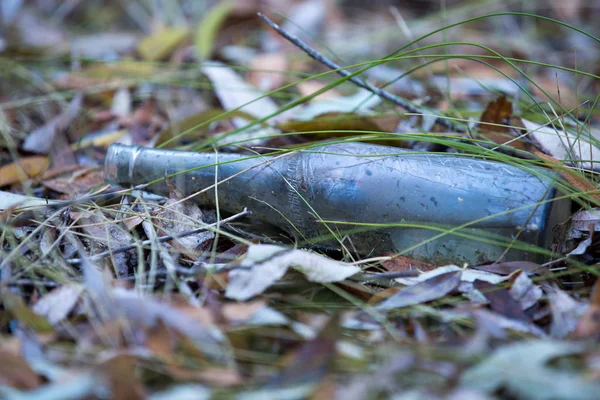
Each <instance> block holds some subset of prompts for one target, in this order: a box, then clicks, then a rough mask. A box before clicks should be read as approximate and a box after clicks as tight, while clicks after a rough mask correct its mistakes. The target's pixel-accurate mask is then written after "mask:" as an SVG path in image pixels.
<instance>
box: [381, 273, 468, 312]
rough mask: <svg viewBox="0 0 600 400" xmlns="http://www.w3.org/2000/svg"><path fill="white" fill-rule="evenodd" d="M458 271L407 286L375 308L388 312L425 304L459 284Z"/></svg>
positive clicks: (444, 294)
mask: <svg viewBox="0 0 600 400" xmlns="http://www.w3.org/2000/svg"><path fill="white" fill-rule="evenodd" d="M460 277H461V272H460V271H451V272H446V273H444V274H441V275H437V276H434V277H433V278H431V279H428V280H426V281H423V282H420V283H417V284H415V285H413V286H408V287H406V288H403V289H401V290H400V291H399V292H398V293H396V294H393V295H392V296H390V297H389V298H387V299H386V300H384V301H383V302H381V303H379V304H377V305H376V306H375V308H376V309H378V310H390V309H394V308H401V307H407V306H413V305H416V304H422V303H426V302H429V301H432V300H437V299H440V298H442V297H444V296H446V295H447V294H449V293H451V292H452V291H453V290H454V289H456V288H457V287H458V285H459V284H460Z"/></svg>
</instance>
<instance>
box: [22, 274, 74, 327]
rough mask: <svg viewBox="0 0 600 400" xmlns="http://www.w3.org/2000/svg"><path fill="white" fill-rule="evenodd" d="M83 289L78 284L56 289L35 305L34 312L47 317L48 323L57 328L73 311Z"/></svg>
mask: <svg viewBox="0 0 600 400" xmlns="http://www.w3.org/2000/svg"><path fill="white" fill-rule="evenodd" d="M83 289H84V288H83V286H81V285H78V284H68V285H64V286H61V287H59V288H57V289H54V290H53V291H51V292H50V293H48V294H46V295H44V296H43V297H42V298H41V299H39V300H38V301H37V302H36V303H35V304H34V306H33V312H35V313H36V314H39V315H42V316H44V317H46V318H47V319H48V322H50V324H52V325H54V326H55V325H56V324H58V323H59V322H62V321H63V320H65V319H66V318H67V316H68V315H69V314H70V313H71V311H73V308H74V307H75V306H76V305H77V303H78V302H79V299H80V296H81V293H82V292H83Z"/></svg>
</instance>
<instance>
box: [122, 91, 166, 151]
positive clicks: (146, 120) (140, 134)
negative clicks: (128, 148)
mask: <svg viewBox="0 0 600 400" xmlns="http://www.w3.org/2000/svg"><path fill="white" fill-rule="evenodd" d="M164 123H165V121H164V119H163V118H161V117H160V111H159V109H158V104H157V102H156V100H155V99H154V98H153V97H151V98H150V99H148V100H147V101H146V102H144V104H142V105H141V107H139V108H138V109H137V110H135V112H134V113H133V119H132V121H131V123H130V124H129V132H130V134H131V138H132V140H133V143H135V144H146V143H148V142H149V141H150V139H152V138H153V137H154V135H155V134H156V133H158V132H159V131H161V130H162V128H163V125H164Z"/></svg>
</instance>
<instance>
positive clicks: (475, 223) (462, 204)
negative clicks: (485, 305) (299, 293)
mask: <svg viewBox="0 0 600 400" xmlns="http://www.w3.org/2000/svg"><path fill="white" fill-rule="evenodd" d="M216 162H218V164H219V165H218V166H215V165H214V164H215V163H216ZM207 166H208V167H207ZM198 167H200V169H196V170H194V171H190V172H187V173H185V174H181V175H177V176H176V177H174V178H172V179H173V180H174V183H175V184H176V185H177V186H178V187H179V188H180V189H181V190H182V191H183V192H184V193H186V194H192V193H195V192H198V191H200V190H202V189H205V188H206V187H208V186H210V185H213V184H214V183H215V182H216V181H223V180H224V182H222V183H220V184H219V185H218V186H217V190H216V195H217V196H218V199H219V206H220V207H221V208H222V209H224V210H227V211H230V212H237V211H240V210H241V209H243V208H244V207H248V209H250V210H251V211H252V212H253V214H254V215H256V216H257V217H259V218H261V219H263V220H265V221H266V222H270V223H272V224H274V225H277V226H279V227H281V228H283V229H284V230H286V231H287V232H289V233H290V234H291V235H293V236H294V237H296V238H297V239H299V240H304V239H306V240H308V241H309V242H311V241H312V242H315V243H319V242H320V243H322V244H325V245H328V246H335V247H340V246H341V245H342V244H343V245H345V246H346V247H347V248H348V249H350V250H356V251H358V252H359V253H361V254H364V255H377V254H380V253H382V252H403V254H405V255H407V256H409V257H413V258H416V259H419V260H424V261H428V262H433V263H436V264H445V263H457V264H463V263H469V264H477V263H482V262H487V261H495V260H497V259H499V258H500V257H502V256H505V257H504V259H506V260H529V261H537V260H539V257H537V256H536V255H535V253H533V252H532V251H528V250H527V249H522V250H519V249H517V248H515V241H514V240H513V239H514V238H515V237H517V238H518V241H517V242H516V243H519V242H524V243H529V244H532V245H534V246H540V247H546V246H547V245H548V244H549V241H550V238H551V233H552V232H551V230H552V227H553V225H554V224H555V223H557V222H559V221H560V220H561V219H566V217H567V215H568V212H569V205H568V202H567V201H559V202H555V201H551V200H552V199H553V198H554V197H555V196H556V194H557V193H556V190H555V188H554V187H553V186H552V181H553V179H554V177H555V176H554V175H553V173H551V172H548V171H544V170H537V169H536V170H532V171H524V170H521V169H519V168H517V167H513V166H510V165H506V164H501V163H497V162H491V161H483V160H477V159H472V158H468V157H460V156H458V155H446V154H423V153H420V154H414V153H411V152H409V151H406V150H401V149H397V148H392V147H386V146H378V145H369V144H364V143H343V144H329V145H325V146H320V147H317V148H312V149H310V150H306V151H299V152H293V153H289V154H286V155H283V156H280V157H278V158H274V159H269V158H266V157H257V158H253V159H248V157H247V156H242V155H232V154H219V155H218V156H217V155H215V154H210V153H191V152H178V151H170V150H167V151H165V150H155V149H142V148H136V147H129V146H121V145H113V146H111V148H110V149H109V153H108V155H107V160H106V164H105V174H106V179H107V180H108V181H110V182H113V183H119V184H121V185H128V184H130V185H138V184H142V183H147V182H149V181H152V180H156V179H160V178H163V177H164V176H165V173H167V174H173V173H177V172H181V171H184V170H188V169H190V168H198ZM149 190H151V191H154V192H157V193H160V194H166V191H167V189H166V184H165V183H164V182H157V183H156V184H154V185H152V186H151V187H150V188H149ZM195 199H196V200H197V201H198V202H199V203H201V204H204V205H214V204H215V190H214V189H211V190H208V191H206V192H205V193H202V194H201V195H198V196H196V197H195ZM323 221H327V222H323ZM323 238H325V240H324V241H321V239H323ZM340 241H341V244H340ZM517 246H518V245H517ZM507 249H508V250H507Z"/></svg>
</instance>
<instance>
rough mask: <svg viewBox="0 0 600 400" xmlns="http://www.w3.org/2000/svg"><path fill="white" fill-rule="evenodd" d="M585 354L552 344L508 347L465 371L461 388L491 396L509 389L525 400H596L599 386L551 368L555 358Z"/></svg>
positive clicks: (573, 346)
mask: <svg viewBox="0 0 600 400" xmlns="http://www.w3.org/2000/svg"><path fill="white" fill-rule="evenodd" d="M583 351H585V348H584V347H583V346H581V345H580V344H577V343H569V342H558V341H551V340H532V341H527V342H522V343H514V344H508V345H505V346H502V347H500V348H499V349H498V350H496V351H494V352H493V353H492V354H491V355H490V356H488V357H486V358H484V360H483V361H482V362H480V363H479V364H478V365H475V366H473V367H471V368H469V369H468V370H467V371H465V372H464V373H463V375H462V376H461V378H460V386H461V387H464V388H471V389H478V390H482V391H486V392H488V393H490V394H492V393H494V392H496V391H498V390H500V389H506V390H508V391H509V393H512V394H514V395H515V396H516V397H517V398H523V399H537V400H546V399H548V400H551V399H581V400H587V399H590V400H591V399H595V398H597V397H598V396H597V395H598V391H600V383H599V382H594V381H589V380H587V379H585V378H584V377H583V376H582V375H581V374H575V373H571V372H567V371H561V370H557V369H555V368H550V367H548V366H547V364H548V362H549V361H550V360H551V359H553V358H556V357H560V356H569V355H575V354H579V353H582V352H583Z"/></svg>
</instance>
